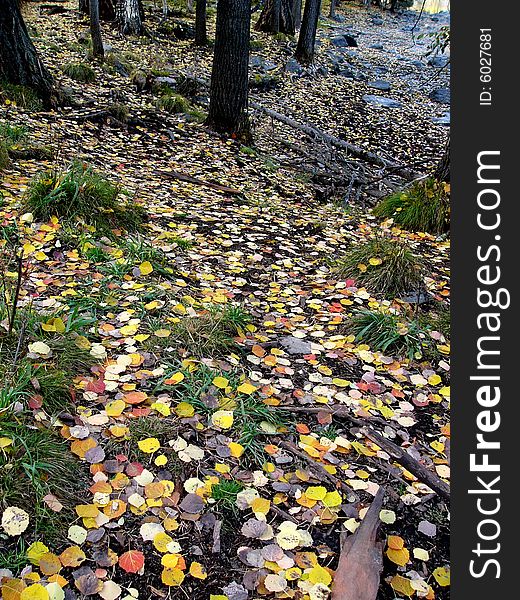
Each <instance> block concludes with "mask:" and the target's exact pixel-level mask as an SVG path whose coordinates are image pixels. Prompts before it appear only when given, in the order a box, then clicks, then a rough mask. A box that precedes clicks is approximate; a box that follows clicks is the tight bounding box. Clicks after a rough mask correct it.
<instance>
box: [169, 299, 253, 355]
mask: <svg viewBox="0 0 520 600" xmlns="http://www.w3.org/2000/svg"><path fill="white" fill-rule="evenodd" d="M250 322H251V316H250V315H249V314H248V313H247V312H246V311H244V309H243V308H242V307H240V306H238V305H230V306H226V307H223V308H222V307H220V306H210V307H209V308H208V309H206V310H205V311H203V312H202V313H200V314H199V315H197V316H196V317H184V318H183V319H182V320H181V321H180V322H179V323H176V324H175V325H174V326H173V328H172V337H173V339H175V340H176V341H177V343H178V344H179V345H180V346H182V347H184V348H185V349H186V350H188V351H189V352H190V353H191V354H193V355H195V356H200V357H202V356H213V355H217V354H223V353H225V352H227V351H229V350H230V349H231V348H233V346H234V345H235V341H234V338H235V337H237V336H238V335H239V334H240V333H241V330H243V328H244V327H246V325H248V324H249V323H250Z"/></svg>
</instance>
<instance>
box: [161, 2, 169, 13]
mask: <svg viewBox="0 0 520 600" xmlns="http://www.w3.org/2000/svg"><path fill="white" fill-rule="evenodd" d="M162 14H163V17H167V16H168V0H163V2H162Z"/></svg>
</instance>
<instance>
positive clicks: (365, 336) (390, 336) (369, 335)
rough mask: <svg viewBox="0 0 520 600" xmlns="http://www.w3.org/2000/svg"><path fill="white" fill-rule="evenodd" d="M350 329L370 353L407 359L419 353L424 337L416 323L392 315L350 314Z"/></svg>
mask: <svg viewBox="0 0 520 600" xmlns="http://www.w3.org/2000/svg"><path fill="white" fill-rule="evenodd" d="M350 328H351V330H352V332H353V333H354V335H355V336H356V340H357V341H358V342H362V343H364V344H367V345H368V346H370V348H371V349H372V350H377V351H380V352H385V353H386V352H389V353H392V354H394V355H396V356H406V357H407V358H409V359H412V358H414V357H415V356H419V355H420V354H421V349H422V339H424V335H422V333H423V332H422V330H421V328H420V327H419V324H418V323H417V321H407V320H405V319H403V318H401V317H399V316H398V315H395V314H392V313H386V312H381V311H373V310H359V311H356V312H355V313H354V316H353V317H352V320H351V322H350Z"/></svg>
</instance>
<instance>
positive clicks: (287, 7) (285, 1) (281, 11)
mask: <svg viewBox="0 0 520 600" xmlns="http://www.w3.org/2000/svg"><path fill="white" fill-rule="evenodd" d="M255 29H256V31H265V32H266V33H286V34H287V35H294V32H295V29H294V14H293V0H267V1H266V3H265V4H264V8H263V10H262V12H261V13H260V18H259V19H258V21H257V23H256V25H255Z"/></svg>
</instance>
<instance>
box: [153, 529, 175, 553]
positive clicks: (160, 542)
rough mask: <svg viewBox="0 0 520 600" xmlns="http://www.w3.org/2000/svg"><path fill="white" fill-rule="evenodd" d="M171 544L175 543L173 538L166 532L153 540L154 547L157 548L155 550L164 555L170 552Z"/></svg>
mask: <svg viewBox="0 0 520 600" xmlns="http://www.w3.org/2000/svg"><path fill="white" fill-rule="evenodd" d="M171 542H173V538H172V537H171V536H169V535H168V534H167V533H165V532H164V531H163V532H161V533H158V534H157V535H156V536H155V537H154V538H153V545H154V546H155V549H156V550H157V551H159V552H162V553H163V554H164V553H165V552H167V551H168V544H171Z"/></svg>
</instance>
